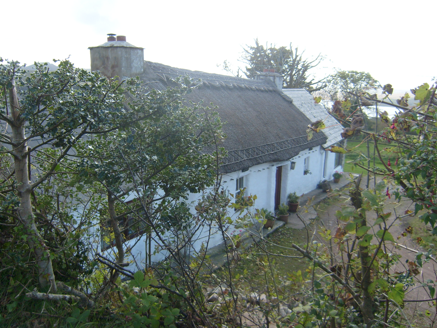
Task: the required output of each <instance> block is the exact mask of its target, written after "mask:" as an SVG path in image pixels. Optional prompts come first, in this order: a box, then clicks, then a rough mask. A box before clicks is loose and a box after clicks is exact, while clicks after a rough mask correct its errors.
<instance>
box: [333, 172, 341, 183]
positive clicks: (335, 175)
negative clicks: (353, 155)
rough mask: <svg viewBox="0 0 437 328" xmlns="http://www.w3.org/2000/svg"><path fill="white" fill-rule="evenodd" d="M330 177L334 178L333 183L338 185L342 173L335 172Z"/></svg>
mask: <svg viewBox="0 0 437 328" xmlns="http://www.w3.org/2000/svg"><path fill="white" fill-rule="evenodd" d="M332 176H333V177H334V183H339V182H340V178H341V177H342V176H343V172H341V173H339V172H338V171H335V172H334V174H333V175H332Z"/></svg>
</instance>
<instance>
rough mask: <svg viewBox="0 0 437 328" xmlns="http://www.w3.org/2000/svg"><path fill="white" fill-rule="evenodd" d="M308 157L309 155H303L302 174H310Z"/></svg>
mask: <svg viewBox="0 0 437 328" xmlns="http://www.w3.org/2000/svg"><path fill="white" fill-rule="evenodd" d="M310 173H311V171H310V158H309V157H305V158H304V160H303V174H304V175H307V174H310Z"/></svg>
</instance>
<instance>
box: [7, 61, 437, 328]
mask: <svg viewBox="0 0 437 328" xmlns="http://www.w3.org/2000/svg"><path fill="white" fill-rule="evenodd" d="M0 86H1V89H0V108H1V111H0V121H1V123H2V126H1V128H2V132H1V134H0V138H1V142H2V148H1V153H0V166H1V170H0V174H1V181H2V182H1V185H0V202H1V210H0V227H1V230H0V252H1V257H0V261H1V264H2V265H1V268H0V270H1V271H0V272H1V276H0V307H1V315H0V325H3V326H11V327H13V326H26V325H27V326H32V325H33V326H67V327H68V326H72V327H86V326H96V327H113V326H129V327H161V326H167V327H244V326H249V325H252V326H259V327H268V326H269V325H270V324H273V323H274V324H276V325H277V326H282V327H289V326H293V327H299V328H302V327H331V328H334V327H383V326H386V327H387V326H389V327H405V326H408V327H412V323H411V320H410V319H411V318H409V317H408V316H407V315H406V311H405V307H406V304H408V303H413V302H414V303H421V306H422V310H421V311H423V312H424V314H425V317H426V318H427V320H428V323H429V325H430V326H433V325H434V324H435V323H436V313H435V302H436V295H435V288H436V287H435V280H436V279H435V273H434V272H431V273H430V272H427V275H426V279H425V278H423V277H424V276H425V275H423V274H421V270H425V269H426V266H427V262H430V261H433V262H436V260H435V259H434V258H433V257H432V255H433V254H432V252H431V251H427V249H426V248H425V249H422V250H420V249H414V248H412V247H411V246H406V245H403V244H402V239H398V238H397V237H398V236H396V235H393V233H392V231H393V228H394V226H395V225H396V224H397V223H398V222H400V221H401V220H402V219H403V218H405V217H406V216H410V215H414V214H417V215H420V218H421V220H422V221H423V222H424V223H425V224H426V225H427V226H429V227H430V228H431V230H432V233H434V234H437V228H436V222H437V214H436V213H437V206H436V205H435V204H436V202H437V199H436V197H437V196H436V193H437V189H436V188H437V187H436V179H437V173H436V170H435V157H436V151H435V142H436V141H437V140H436V131H435V122H436V120H437V99H436V97H435V91H436V89H435V87H433V88H429V86H428V85H423V86H421V87H419V88H417V89H415V90H414V94H415V98H416V100H418V101H419V103H418V104H417V105H416V107H413V108H407V107H406V105H405V103H404V102H403V100H402V99H401V100H400V101H399V104H398V105H397V106H399V107H400V108H401V109H403V113H402V115H399V116H398V117H396V118H394V119H390V118H388V117H387V116H385V115H382V117H381V119H382V120H384V121H385V122H386V123H387V128H386V129H385V130H383V131H380V132H378V133H373V132H370V131H366V129H365V127H364V120H363V118H362V116H359V115H358V116H357V113H356V112H357V111H359V108H360V106H361V103H360V101H362V99H366V100H368V101H379V100H376V99H375V98H374V97H368V95H366V94H360V95H356V96H357V99H356V100H357V101H356V102H355V104H356V106H357V109H356V110H354V111H353V112H352V113H350V109H351V107H350V105H351V102H350V101H349V100H347V101H346V102H344V103H341V102H338V103H336V104H335V111H333V112H334V114H336V115H337V116H338V118H339V119H340V120H341V121H342V122H343V123H344V124H345V125H347V127H346V128H345V131H344V133H343V137H345V138H348V137H352V136H356V135H357V134H364V135H366V138H369V140H371V141H372V145H373V147H374V149H375V153H376V156H377V158H378V160H379V166H378V165H373V164H372V163H370V165H369V164H368V162H367V161H366V159H362V158H361V157H356V158H355V159H354V161H355V165H356V166H358V167H360V168H361V169H363V170H365V171H367V172H369V174H372V175H374V176H379V179H378V182H377V183H375V184H374V186H375V187H374V188H373V189H366V190H363V189H362V188H361V187H360V180H361V177H358V179H357V180H356V181H354V183H353V185H352V187H351V188H350V189H349V190H348V191H347V193H345V194H344V195H343V196H341V200H342V201H341V203H340V201H339V198H335V200H333V202H335V203H336V204H337V205H338V207H339V209H338V211H337V212H336V214H335V215H336V219H335V228H329V227H326V226H324V225H323V224H320V225H317V224H315V225H312V226H308V225H306V227H305V229H304V230H302V231H299V232H296V231H293V230H290V229H287V228H285V229H282V230H280V231H278V232H277V233H276V235H273V236H271V237H270V238H264V237H263V234H262V229H263V228H262V226H263V224H264V223H265V221H266V219H267V216H268V215H267V214H268V213H267V211H266V210H261V209H257V208H256V196H254V195H249V196H243V195H244V193H241V192H240V193H238V195H235V197H234V195H230V194H227V193H226V192H224V191H223V190H222V189H221V186H220V174H219V163H220V157H221V156H223V151H222V150H221V149H220V148H219V141H220V140H221V139H222V137H223V136H222V133H221V131H220V121H219V120H218V118H217V117H216V115H214V114H213V113H211V112H210V111H209V110H208V109H207V108H203V107H201V106H199V105H197V104H190V106H186V105H185V104H184V103H183V102H182V99H183V97H184V95H185V94H186V93H188V92H190V91H191V89H192V88H195V87H196V86H195V85H194V84H193V83H192V81H190V80H188V79H184V80H178V81H175V87H174V88H172V89H168V90H163V91H160V92H157V91H156V90H148V89H147V88H146V89H145V88H144V87H143V86H141V85H140V84H139V83H138V81H136V80H127V81H125V82H123V83H121V82H119V81H118V80H107V79H105V78H102V77H101V76H100V75H99V74H98V73H89V72H86V71H84V70H78V69H75V68H74V67H73V66H72V64H71V63H69V62H68V61H64V62H61V63H60V65H59V69H58V70H57V71H55V72H50V71H49V70H48V69H47V67H46V66H45V65H36V71H35V72H33V73H30V74H28V73H25V72H24V71H22V70H21V68H20V67H19V65H18V63H15V62H10V63H9V62H6V63H4V62H2V64H1V66H0ZM384 90H385V92H386V94H391V93H392V90H391V87H390V86H389V85H387V86H386V87H385V88H384ZM381 101H384V100H381ZM342 106H344V108H343V107H342ZM343 109H347V110H348V111H349V113H348V111H343ZM353 146H354V145H353V144H349V147H348V149H351V147H353ZM362 147H363V144H357V145H356V146H355V148H356V150H359V149H361V150H363V153H364V154H367V149H365V150H364V149H362ZM366 147H367V145H366ZM205 149H208V150H209V151H208V152H206V151H205ZM331 150H332V151H338V152H343V153H345V152H347V150H345V149H341V148H339V147H337V148H331ZM392 155H393V157H391V156H392ZM366 156H367V155H366ZM394 183H396V184H397V186H398V187H396V186H395V185H394ZM207 187H209V189H208V188H207ZM201 191H202V192H203V193H202V196H201V199H200V200H199V201H198V202H197V204H195V206H194V210H193V211H190V208H189V205H188V204H187V203H186V201H187V194H188V192H201ZM128 197H131V198H128ZM339 197H340V196H339ZM392 198H393V199H392ZM405 198H408V199H410V200H411V201H414V203H415V204H414V205H413V207H411V209H410V207H407V208H406V209H403V210H402V211H401V212H399V207H397V206H392V205H388V204H387V201H388V200H389V201H400V200H402V199H405ZM132 199H133V200H132ZM131 200H132V201H131ZM339 203H340V204H339ZM325 206H326V205H325ZM318 209H319V211H322V212H323V209H324V207H323V205H321V206H320V207H319V208H318ZM320 219H321V220H323V217H321V218H320ZM413 225H414V223H413ZM231 227H232V228H233V229H239V230H238V231H240V232H238V233H235V231H237V230H235V231H234V233H232V232H230V228H231ZM414 229H415V228H414V227H413V230H414ZM200 230H204V231H206V233H205V234H204V236H206V237H205V238H204V239H203V240H202V241H201V244H202V246H201V247H195V243H196V242H197V241H198V240H197V239H196V238H197V237H198V236H199V234H200V232H199V231H200ZM415 230H416V232H415V233H421V234H424V231H419V230H418V229H415ZM408 233H411V232H408ZM143 234H145V235H147V236H148V238H149V240H153V242H154V243H155V244H156V245H157V248H156V250H152V249H150V247H149V254H152V253H153V252H155V251H156V252H166V253H165V254H166V255H167V258H166V259H165V260H163V261H162V262H160V263H159V264H156V263H152V261H150V258H149V259H148V260H147V261H146V265H147V267H146V268H145V269H144V268H140V269H139V270H131V269H130V268H131V267H132V266H131V267H130V265H131V264H132V263H133V262H135V259H134V258H133V256H132V248H133V247H134V246H135V245H133V244H130V243H128V242H127V241H128V240H134V241H135V240H136V241H138V240H139V238H138V236H141V235H143ZM213 234H219V235H220V236H221V238H222V240H223V242H224V254H223V255H224V257H225V258H226V260H227V262H228V264H227V265H225V266H224V267H223V268H222V269H221V270H219V271H217V270H216V269H217V268H216V267H214V263H212V262H211V261H210V260H209V255H208V250H209V249H208V245H209V242H210V240H211V239H210V238H212V235H213ZM243 235H244V237H248V238H253V240H254V243H253V245H252V247H251V248H250V249H248V250H245V251H242V250H241V249H242V248H244V244H243V245H242V243H241V241H242V239H243ZM100 237H103V238H102V240H103V241H104V243H101V244H99V242H100ZM135 238H137V239H135ZM422 238H423V239H424V241H423V243H422V246H424V247H430V246H431V243H432V242H433V240H432V239H428V238H427V239H425V238H424V237H422ZM419 244H420V242H419ZM146 245H147V244H146ZM149 245H150V244H149ZM416 245H417V244H416ZM416 245H415V246H416ZM105 247H106V248H108V249H110V250H111V251H110V252H108V253H104V252H103V251H104V248H105ZM394 247H398V248H402V249H406V250H408V251H409V252H411V253H413V254H414V255H413V257H409V258H408V261H407V262H405V258H402V257H401V256H400V255H399V253H397V252H394V251H393V250H394ZM111 252H112V253H111ZM107 254H110V255H111V256H108V255H107ZM427 270H428V269H427ZM430 274H431V276H430ZM432 275H433V276H432ZM206 284H209V286H208V287H210V288H208V290H207V288H206ZM416 289H417V290H419V289H420V291H421V294H420V295H419V296H417V297H415V298H409V297H410V296H409V292H410V291H411V290H416Z"/></svg>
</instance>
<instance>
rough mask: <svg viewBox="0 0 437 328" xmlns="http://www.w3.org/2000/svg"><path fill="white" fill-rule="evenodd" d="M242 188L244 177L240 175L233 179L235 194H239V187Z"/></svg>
mask: <svg viewBox="0 0 437 328" xmlns="http://www.w3.org/2000/svg"><path fill="white" fill-rule="evenodd" d="M243 188H244V177H241V178H238V179H237V180H236V181H235V190H236V192H235V194H236V195H239V194H240V189H243Z"/></svg>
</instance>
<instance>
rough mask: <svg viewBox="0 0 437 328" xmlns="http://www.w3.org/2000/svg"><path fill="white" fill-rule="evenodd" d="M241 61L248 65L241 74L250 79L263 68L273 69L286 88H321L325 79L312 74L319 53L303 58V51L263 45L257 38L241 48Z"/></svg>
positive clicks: (318, 61) (320, 58)
mask: <svg viewBox="0 0 437 328" xmlns="http://www.w3.org/2000/svg"><path fill="white" fill-rule="evenodd" d="M243 50H244V55H243V57H242V60H243V62H245V63H246V64H247V65H248V66H246V67H245V69H244V70H243V74H244V75H245V76H246V77H247V78H250V79H253V78H255V77H256V76H257V75H258V73H260V72H263V71H264V70H266V69H267V70H271V69H274V70H275V72H276V73H279V74H281V75H282V77H283V87H284V88H286V89H293V88H304V89H306V90H308V91H310V92H314V91H318V90H321V89H323V88H324V87H325V83H324V80H325V79H319V80H318V79H316V78H315V77H314V76H312V72H313V69H314V68H316V67H317V66H318V65H319V64H320V63H321V62H322V61H323V57H322V56H321V55H318V56H316V57H315V58H305V57H304V53H305V52H304V51H302V52H299V49H298V48H297V47H296V48H293V47H292V45H291V43H290V45H289V47H284V46H282V47H279V48H277V47H275V46H273V45H270V46H267V45H266V46H265V47H264V46H263V45H261V44H260V43H259V41H258V39H256V40H255V45H254V46H250V45H246V47H244V48H243Z"/></svg>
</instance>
